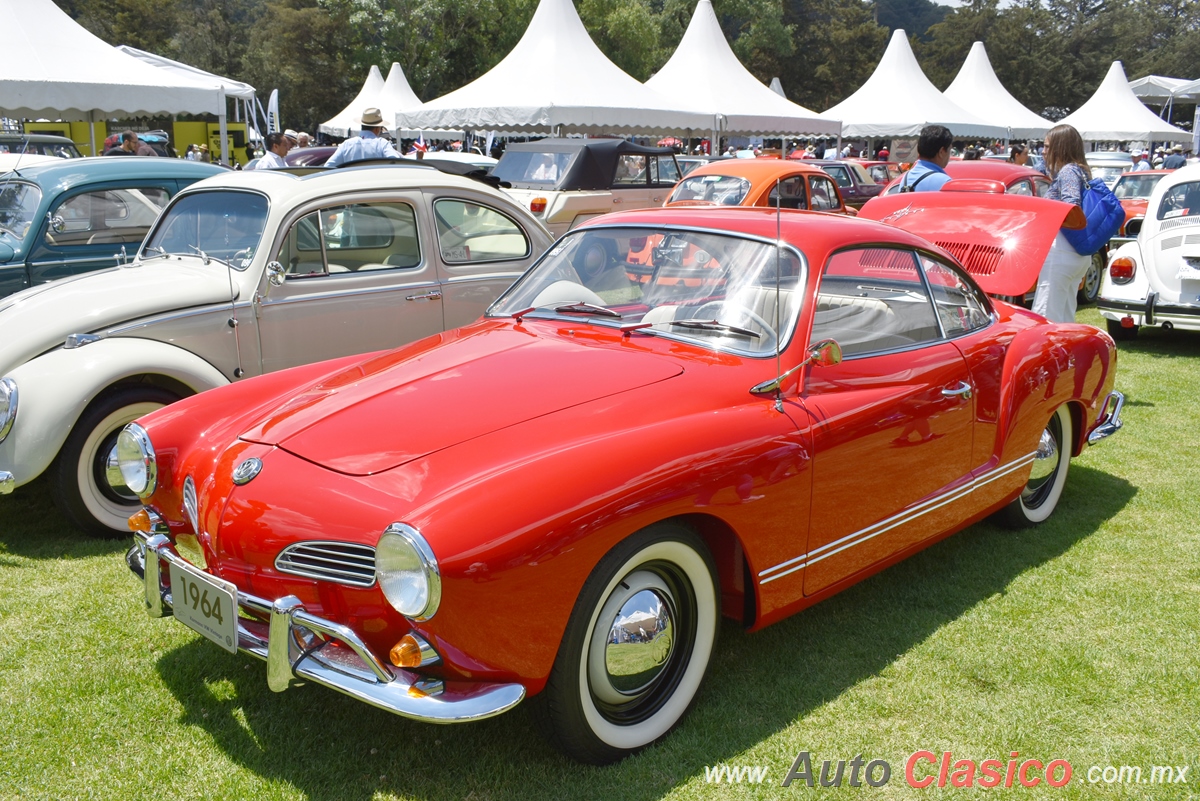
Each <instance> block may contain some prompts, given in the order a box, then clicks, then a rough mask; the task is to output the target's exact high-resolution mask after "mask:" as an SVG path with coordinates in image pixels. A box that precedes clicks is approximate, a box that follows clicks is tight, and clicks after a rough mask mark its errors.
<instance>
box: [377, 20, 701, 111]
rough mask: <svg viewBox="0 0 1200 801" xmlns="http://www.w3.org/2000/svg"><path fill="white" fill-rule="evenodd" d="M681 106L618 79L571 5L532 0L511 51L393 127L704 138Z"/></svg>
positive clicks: (625, 77) (630, 79)
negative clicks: (533, 7)
mask: <svg viewBox="0 0 1200 801" xmlns="http://www.w3.org/2000/svg"><path fill="white" fill-rule="evenodd" d="M713 122H714V121H713V115H712V114H711V113H710V114H705V113H700V112H696V111H693V110H691V109H688V108H686V107H684V106H683V105H682V104H680V103H679V102H677V101H676V100H674V99H672V98H671V97H668V96H665V95H661V94H659V93H658V92H655V91H654V90H653V89H648V88H646V87H645V86H643V85H642V84H640V83H638V81H637V80H636V79H634V78H633V77H631V76H629V75H627V74H626V73H624V72H622V71H621V69H620V68H619V67H618V66H617V65H616V64H613V63H612V62H611V61H609V60H608V57H607V56H605V55H604V54H603V53H602V52H600V48H598V47H597V46H596V43H595V42H593V41H592V39H591V37H590V36H588V32H587V30H586V29H585V28H584V27H583V22H582V21H581V20H580V19H579V13H578V12H577V11H576V10H575V5H574V4H573V3H572V2H571V0H540V2H539V3H538V7H537V10H536V11H535V12H534V14H533V19H532V20H530V22H529V27H528V28H527V29H526V30H525V33H524V34H523V35H522V36H521V40H520V41H519V42H517V44H516V46H515V47H514V48H513V49H512V51H511V52H510V53H509V54H508V55H507V56H505V57H504V59H503V60H501V61H500V63H499V64H497V65H496V66H495V67H493V68H492V69H491V70H490V71H489V72H487V73H485V74H484V75H482V76H481V77H479V78H477V79H476V80H474V81H472V82H471V83H469V84H467V85H466V86H464V87H462V88H461V89H457V90H455V91H453V92H451V93H449V94H447V95H444V96H442V97H439V98H436V99H434V100H430V101H429V102H428V103H426V104H425V105H423V106H421V107H420V108H417V109H414V110H412V111H405V112H401V113H400V114H399V115H398V117H397V119H396V127H397V128H408V129H413V130H436V129H454V128H465V129H469V130H479V129H483V130H500V131H521V132H526V131H527V132H538V133H546V132H555V133H567V132H576V133H605V132H609V133H611V132H614V131H618V130H620V131H624V132H626V133H657V132H660V131H667V130H673V131H693V130H694V131H705V132H707V131H710V130H712V128H713Z"/></svg>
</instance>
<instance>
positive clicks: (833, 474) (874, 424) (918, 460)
mask: <svg viewBox="0 0 1200 801" xmlns="http://www.w3.org/2000/svg"><path fill="white" fill-rule="evenodd" d="M823 339H833V340H836V341H837V342H838V343H839V344H840V345H841V346H842V350H843V354H844V357H845V358H844V360H843V361H842V362H841V363H840V364H837V365H833V366H822V367H819V368H814V369H812V370H810V371H809V373H808V378H807V379H806V383H805V387H804V397H803V401H804V404H805V407H806V408H807V409H808V411H809V413H810V414H811V415H812V416H813V418H814V420H815V425H814V428H813V497H812V512H811V517H810V525H809V538H808V560H807V564H806V569H805V578H804V594H805V595H812V594H814V593H817V592H820V591H821V590H823V589H826V588H828V587H830V586H832V585H834V584H836V583H837V582H839V581H841V580H843V579H846V578H849V577H850V576H853V575H854V574H855V573H858V572H860V571H862V570H865V569H867V568H869V567H871V566H872V565H874V564H877V563H878V562H880V561H882V560H884V559H887V558H888V557H890V556H892V555H893V554H895V553H897V552H898V551H901V550H903V549H904V548H906V547H909V546H911V545H914V544H916V543H918V542H920V541H922V540H924V539H926V538H928V537H929V536H931V535H932V534H934V533H937V532H940V531H942V530H944V529H945V528H946V527H947V521H948V520H951V519H953V518H954V516H955V515H956V514H958V513H959V512H960V511H961V508H957V507H955V506H954V501H955V493H956V492H957V491H958V490H960V489H961V488H962V487H963V486H964V485H966V484H969V479H970V471H971V464H972V447H973V445H972V443H973V428H974V416H975V415H974V400H973V384H972V380H971V374H970V371H969V369H968V366H967V362H966V360H965V359H964V357H963V355H962V353H961V352H960V351H959V350H958V348H956V347H955V345H954V344H953V343H952V342H951V341H949V340H948V339H947V338H946V337H945V336H944V334H943V332H942V328H941V325H940V324H939V322H938V318H937V314H936V313H935V311H934V306H933V302H932V299H931V297H930V290H929V287H928V284H927V283H926V282H925V280H924V278H923V275H922V272H921V269H920V267H919V261H918V256H917V254H916V253H914V252H913V251H910V250H906V249H902V248H886V247H864V248H855V249H850V250H844V251H840V252H838V253H836V254H834V255H833V256H831V257H830V259H829V261H828V263H827V264H826V266H825V269H824V271H823V273H822V276H821V283H820V287H819V290H818V296H817V305H816V308H815V309H814V321H813V327H812V333H811V336H810V340H809V341H810V342H814V343H815V342H818V341H820V340H823Z"/></svg>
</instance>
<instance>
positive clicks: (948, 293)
mask: <svg viewBox="0 0 1200 801" xmlns="http://www.w3.org/2000/svg"><path fill="white" fill-rule="evenodd" d="M921 266H922V267H923V268H924V269H925V277H926V278H928V279H929V291H930V293H931V294H932V295H933V305H934V308H936V309H937V316H938V320H939V321H941V324H942V330H943V331H944V332H945V333H946V336H948V337H955V336H958V335H959V334H966V333H969V332H971V331H976V330H978V329H980V328H983V327H984V326H985V325H987V324H988V323H989V322H991V319H992V318H991V315H990V313H989V312H988V307H987V302H986V301H985V300H984V299H983V298H982V297H980V295H979V292H978V290H976V289H975V287H973V286H971V284H970V283H968V282H967V280H966V279H965V278H964V277H963V276H962V275H961V274H960V273H959V272H958V271H957V270H955V269H954V268H952V267H950V266H949V265H947V264H943V263H942V262H940V261H934V260H933V259H931V258H929V257H928V256H922V257H921Z"/></svg>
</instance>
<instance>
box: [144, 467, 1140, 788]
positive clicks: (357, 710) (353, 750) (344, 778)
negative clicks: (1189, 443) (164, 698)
mask: <svg viewBox="0 0 1200 801" xmlns="http://www.w3.org/2000/svg"><path fill="white" fill-rule="evenodd" d="M1135 492H1136V488H1135V487H1133V486H1132V485H1131V484H1129V483H1128V482H1127V481H1125V480H1123V479H1121V478H1119V477H1116V476H1112V475H1109V474H1107V473H1103V472H1101V471H1098V470H1095V469H1091V468H1088V467H1086V466H1082V465H1078V464H1073V465H1072V472H1071V477H1070V480H1069V481H1068V483H1067V488H1066V491H1065V493H1064V495H1063V499H1062V502H1061V504H1060V508H1059V509H1058V511H1057V512H1056V514H1055V515H1054V516H1053V517H1052V518H1051V519H1050V520H1049V521H1047V522H1046V523H1044V524H1042V525H1041V526H1038V527H1036V528H1032V529H1026V530H1021V531H1012V530H1009V529H1005V528H1001V527H998V526H996V525H993V524H991V523H989V522H984V523H980V524H977V525H975V526H972V527H971V528H969V529H967V530H965V531H963V532H960V533H959V534H957V535H955V536H953V537H950V538H947V539H946V540H944V541H942V542H940V543H938V544H936V545H934V546H932V547H931V548H929V549H927V550H925V551H923V552H921V553H919V554H916V555H915V556H913V557H911V558H909V559H907V560H905V561H904V562H901V563H900V564H898V565H895V566H893V567H892V568H890V569H888V570H886V571H883V572H882V573H880V574H878V575H876V576H874V577H872V578H870V579H868V580H866V581H864V582H862V583H861V584H858V585H856V586H854V587H851V588H850V589H848V590H846V591H844V592H842V593H841V594H839V595H837V596H835V597H833V598H831V599H829V600H827V601H825V602H823V603H820V604H818V605H816V606H815V607H813V608H811V609H809V610H806V611H804V612H801V613H800V614H798V615H796V616H794V617H792V618H790V619H788V620H785V621H783V622H781V623H778V624H776V625H774V626H771V627H769V628H767V629H764V630H763V631H760V632H757V633H754V634H747V633H745V632H744V631H743V630H742V629H741V628H740V626H738V625H737V624H736V623H733V622H732V621H725V624H724V626H723V628H722V631H721V640H720V642H719V643H718V647H717V651H716V653H715V655H714V659H713V664H712V666H711V667H710V670H709V674H708V677H707V679H706V680H705V685H704V687H703V689H702V690H701V693H700V697H699V699H698V703H697V704H696V706H695V708H694V709H693V710H692V713H691V715H690V716H689V717H688V718H687V719H686V720H685V721H684V722H683V723H682V725H681V726H680V727H679V728H677V729H676V731H675V732H674V733H673V734H671V735H669V736H668V737H667V738H666V739H665V740H663V741H662V742H660V743H659V744H657V745H655V746H653V747H651V748H649V749H647V750H646V751H644V752H642V753H641V754H638V755H636V756H634V757H631V758H629V759H626V760H625V761H623V762H621V763H619V764H617V765H613V766H609V767H606V768H596V767H591V766H584V765H578V764H575V763H573V762H571V761H570V760H567V759H566V758H564V757H562V756H560V755H559V754H558V753H557V752H555V751H554V750H553V749H552V748H551V747H550V746H549V745H548V744H547V743H546V742H545V741H544V740H543V739H541V738H540V737H539V736H538V735H537V734H536V732H535V730H534V728H533V724H532V721H531V719H530V716H529V715H528V714H527V712H526V711H525V709H524V708H523V707H524V705H522V707H518V708H517V709H516V710H514V711H513V712H510V713H508V714H506V715H501V716H500V717H497V718H493V719H491V720H486V721H481V722H478V723H473V724H465V725H459V726H434V725H430V724H422V723H418V722H415V721H410V720H405V719H402V718H399V717H396V716H393V715H390V714H388V713H386V712H383V711H380V710H377V709H374V708H373V707H369V706H366V705H364V704H362V703H359V702H356V701H353V700H351V699H349V698H347V697H344V696H342V695H340V694H337V693H335V692H333V691H331V690H328V689H325V688H323V687H317V686H306V687H300V688H296V689H291V690H288V691H286V692H284V693H281V694H274V693H271V692H270V691H269V690H268V689H267V686H266V671H265V665H264V664H263V663H262V662H260V661H258V660H256V659H254V658H252V657H248V656H246V655H244V654H241V655H238V656H237V657H234V656H230V655H228V654H225V653H223V652H221V651H220V650H218V649H217V648H215V647H214V646H212V645H210V644H209V643H208V642H207V641H203V640H199V639H198V640H196V641H193V642H191V643H189V644H188V645H186V646H184V647H181V648H178V649H176V650H175V651H173V652H170V653H168V654H166V655H164V656H163V657H162V658H161V659H160V660H159V661H158V664H157V667H158V672H159V674H160V675H161V677H162V680H163V682H164V683H165V684H166V686H167V687H168V688H169V690H170V691H171V692H172V693H173V694H174V695H175V697H176V698H177V699H178V701H179V702H180V703H181V704H182V705H183V708H184V713H183V716H182V718H181V721H180V722H181V723H182V724H184V725H191V726H197V727H200V728H202V729H203V730H204V731H206V732H207V733H208V734H209V736H211V737H212V739H213V741H214V743H215V744H216V746H217V747H218V748H220V749H221V750H222V751H223V752H224V753H225V754H226V755H227V756H228V758H229V759H230V760H232V762H233V763H235V764H237V765H239V766H241V767H243V768H244V769H246V770H247V771H250V772H252V773H254V774H256V775H258V776H260V777H262V778H263V779H265V780H268V781H271V782H285V783H286V784H287V785H289V786H291V787H294V788H297V789H298V790H299V791H301V792H303V793H305V794H306V795H307V796H308V797H311V798H326V797H336V798H340V799H368V798H373V797H380V796H382V797H388V796H390V795H397V796H404V797H415V798H422V799H443V798H446V799H449V798H455V799H461V798H489V799H498V798H513V799H530V798H554V799H558V798H572V799H576V798H578V799H584V798H598V799H600V798H602V799H611V798H622V799H653V798H659V797H661V796H662V795H664V794H665V793H667V792H669V791H670V790H671V789H672V788H674V787H676V786H678V785H679V784H682V783H684V782H686V781H688V780H689V779H691V778H693V777H695V776H697V775H699V776H703V771H704V766H706V765H716V764H718V763H722V762H724V761H726V760H728V759H731V758H735V757H736V756H737V755H738V754H740V753H742V752H744V751H745V750H747V749H749V748H752V747H754V746H755V745H756V744H758V743H760V742H761V741H763V740H766V739H768V738H770V737H772V736H773V735H775V734H777V733H779V732H781V731H782V730H784V729H786V728H787V727H788V726H789V725H791V724H792V723H793V722H795V721H797V720H799V719H802V718H804V717H805V716H806V715H808V714H810V713H811V712H813V711H814V710H815V709H817V708H819V707H820V706H822V705H823V704H826V703H828V702H830V701H831V700H833V699H835V698H837V697H838V696H839V695H840V694H842V693H844V692H846V691H847V690H848V689H850V688H852V687H853V686H855V685H856V684H858V683H859V682H862V681H864V680H866V679H869V678H871V677H873V676H876V675H878V674H879V673H880V672H881V671H882V670H884V669H886V668H887V667H888V666H890V665H891V664H892V663H893V662H894V661H895V660H896V659H897V658H898V657H899V656H900V655H902V654H904V653H906V652H908V651H909V650H911V649H912V648H913V647H914V646H917V645H918V644H920V643H921V642H922V641H924V640H925V639H926V638H928V637H929V636H931V635H932V634H934V633H935V632H936V631H937V630H939V629H940V628H942V627H943V626H945V625H947V624H949V623H952V622H953V621H955V620H956V619H958V618H959V617H960V616H961V615H963V614H964V613H966V612H967V611H969V610H970V609H972V608H973V607H974V606H975V605H976V604H978V603H979V602H980V601H982V600H984V599H987V598H989V597H991V596H993V595H996V594H997V593H1000V594H1003V593H1005V592H1006V589H1007V588H1008V586H1009V585H1010V584H1011V583H1012V582H1013V581H1014V580H1015V579H1016V578H1018V577H1019V576H1020V575H1021V574H1023V573H1025V572H1026V571H1028V570H1030V569H1033V568H1036V567H1038V566H1039V565H1042V564H1045V563H1047V562H1049V561H1052V560H1054V559H1056V558H1058V557H1060V556H1062V555H1063V554H1064V553H1065V552H1067V551H1068V550H1069V549H1070V548H1071V547H1072V546H1074V545H1075V544H1076V543H1077V542H1079V541H1080V540H1083V539H1085V538H1087V537H1088V536H1090V535H1091V534H1092V533H1094V532H1095V531H1096V530H1098V529H1099V528H1100V526H1101V525H1102V524H1103V523H1104V521H1106V520H1108V519H1109V518H1111V517H1113V516H1114V515H1115V514H1117V513H1118V512H1119V511H1120V509H1121V508H1122V507H1123V506H1125V505H1126V504H1127V503H1128V502H1129V500H1130V499H1131V498H1132V497H1133V495H1134V494H1135ZM163 625H168V623H167V622H166V621H164V622H163ZM170 625H177V624H170ZM483 625H486V624H483ZM530 636H538V634H537V632H536V631H533V630H531V631H530Z"/></svg>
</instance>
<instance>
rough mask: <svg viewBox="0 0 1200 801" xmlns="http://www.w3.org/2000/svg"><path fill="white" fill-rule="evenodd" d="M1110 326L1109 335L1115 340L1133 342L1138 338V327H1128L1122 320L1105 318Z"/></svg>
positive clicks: (1108, 326)
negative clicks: (1122, 323)
mask: <svg viewBox="0 0 1200 801" xmlns="http://www.w3.org/2000/svg"><path fill="white" fill-rule="evenodd" d="M1104 322H1105V324H1106V326H1107V328H1108V335H1109V336H1110V337H1112V338H1113V341H1114V342H1132V341H1133V340H1135V339H1137V335H1138V327H1137V326H1136V325H1131V326H1129V327H1128V328H1126V327H1125V326H1123V325H1121V321H1120V320H1105V321H1104Z"/></svg>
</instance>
